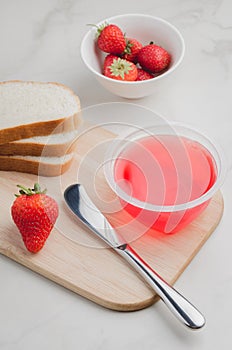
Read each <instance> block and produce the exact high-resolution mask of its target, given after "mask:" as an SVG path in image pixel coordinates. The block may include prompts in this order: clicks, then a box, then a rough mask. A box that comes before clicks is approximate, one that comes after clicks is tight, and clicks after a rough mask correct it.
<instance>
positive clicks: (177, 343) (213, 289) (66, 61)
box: [0, 0, 232, 350]
mask: <svg viewBox="0 0 232 350" xmlns="http://www.w3.org/2000/svg"><path fill="white" fill-rule="evenodd" d="M129 12H134V13H136V12H138V13H139V12H140V13H147V14H152V15H156V16H160V17H163V18H164V19H167V20H169V21H170V22H172V23H173V24H174V25H176V26H177V27H178V28H179V30H180V31H181V32H182V34H183V36H184V39H185V42H186V55H185V59H184V63H183V65H182V67H181V68H180V70H179V74H178V78H177V79H175V83H174V84H173V86H171V87H170V89H168V90H167V91H162V92H161V93H160V94H159V95H158V96H154V95H153V96H150V97H147V98H144V99H142V100H138V101H133V102H134V103H137V104H140V105H142V106H146V107H149V108H151V109H153V110H155V111H157V112H159V113H161V114H162V115H163V116H164V117H166V118H168V119H170V120H180V121H184V122H186V123H191V124H193V125H195V126H196V127H198V128H200V129H201V130H202V131H205V132H207V134H208V135H209V136H213V137H215V138H216V139H217V140H218V142H219V143H221V145H222V147H223V148H224V150H225V153H226V155H227V158H228V164H229V171H228V175H227V179H226V181H225V183H224V185H223V187H222V193H223V196H224V200H225V211H224V216H223V219H222V221H221V223H220V225H219V227H218V228H217V229H216V231H215V232H214V234H213V235H212V236H211V237H210V239H209V240H208V241H207V243H206V244H205V245H204V246H203V248H202V249H201V250H200V252H199V253H198V254H197V256H196V257H195V258H194V260H193V261H192V262H191V264H190V265H189V266H188V268H187V269H186V270H185V272H184V273H183V274H182V276H181V277H180V278H179V280H178V281H177V282H176V284H175V286H176V287H177V288H178V289H179V290H180V291H182V292H183V294H184V295H186V296H187V297H188V298H189V299H190V300H191V301H193V302H194V303H195V304H196V305H197V306H198V307H199V308H200V309H201V310H202V312H203V313H204V314H205V316H206V318H207V324H206V327H205V328H204V329H202V330H201V331H197V332H191V331H189V330H187V329H185V328H184V327H183V326H181V325H180V324H179V323H177V322H176V320H175V319H174V318H173V317H172V316H171V315H170V314H169V312H167V311H166V309H165V306H164V305H163V304H162V303H161V302H158V303H156V304H155V305H153V306H152V307H149V308H147V309H144V310H141V311H138V312H132V313H120V312H114V311H111V310H107V309H104V308H102V307H100V306H97V305H96V304H94V303H92V302H89V301H87V300H85V299H84V298H82V297H79V296H78V295H76V294H74V293H72V292H69V291H68V290H66V289H64V288H62V287H60V286H58V285H56V284H55V283H52V282H50V281H48V280H47V279H45V278H43V277H41V276H39V275H37V274H35V273H33V272H31V271H30V270H28V269H26V268H24V267H22V266H20V265H18V264H16V263H14V262H13V261H11V260H9V259H7V258H5V257H3V256H0V276H1V286H0V297H1V298H0V349H1V350H29V349H30V350H31V349H34V350H37V349H56V350H61V349H66V350H67V349H81V350H87V349H88V350H92V349H94V350H97V349H103V350H105V349H107V350H108V349H111V350H114V349H134V350H137V349H141V348H142V349H143V350H150V349H162V350H165V349H170V348H171V349H172V350H177V349H178V350H182V349H184V350H185V349H189V350H190V349H193V350H195V349H198V350H211V349H212V348H213V349H218V348H220V349H229V348H231V346H232V335H231V312H232V301H231V295H232V258H231V247H232V234H231V225H230V215H231V212H232V200H231V198H232V186H231V164H232V137H231V133H232V119H231V118H232V117H231V110H232V99H231V91H232V64H231V63H232V20H231V18H232V3H231V1H230V0H224V1H222V0H205V1H200V0H187V1H185V0H179V1H178V0H176V1H171V0H165V1H163V0H143V1H141V2H134V1H133V2H130V1H127V2H126V1H123V0H117V1H114V2H109V1H106V0H98V1H95V2H94V1H92V2H91V3H90V2H87V1H83V0H76V1H75V0H66V1H65V0H63V1H62V0H60V1H58V0H50V1H46V0H40V1H33V0H32V1H31V0H18V1H16V0H0V43H1V56H0V80H10V79H23V80H40V81H58V82H61V83H64V84H67V85H68V86H70V87H71V88H72V89H74V91H75V92H76V93H77V94H78V95H79V96H80V99H81V103H82V106H83V107H86V106H91V105H93V104H98V103H102V102H113V101H124V100H123V99H121V98H118V97H115V96H113V95H111V94H110V93H108V92H106V91H105V90H103V88H100V86H99V85H98V83H97V82H96V81H95V80H94V78H93V77H92V76H91V75H90V74H89V72H88V71H87V69H86V68H85V67H84V65H83V63H82V61H81V58H80V51H79V50H80V42H81V39H82V37H83V35H84V33H85V32H86V30H87V29H88V28H87V27H86V23H96V22H98V21H100V20H101V19H103V18H106V17H110V16H113V15H115V14H122V13H129ZM141 123H142V121H141Z"/></svg>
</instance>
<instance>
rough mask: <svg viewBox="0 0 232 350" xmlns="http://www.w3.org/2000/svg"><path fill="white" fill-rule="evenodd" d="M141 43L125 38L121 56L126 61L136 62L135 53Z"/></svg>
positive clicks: (140, 46) (139, 48)
mask: <svg viewBox="0 0 232 350" xmlns="http://www.w3.org/2000/svg"><path fill="white" fill-rule="evenodd" d="M142 47H143V45H142V44H141V43H140V42H139V41H138V40H136V39H132V38H126V48H125V50H124V55H123V58H125V59H126V60H128V61H131V62H134V63H137V54H138V52H139V51H140V50H141V48H142Z"/></svg>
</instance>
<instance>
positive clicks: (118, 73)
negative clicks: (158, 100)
mask: <svg viewBox="0 0 232 350" xmlns="http://www.w3.org/2000/svg"><path fill="white" fill-rule="evenodd" d="M103 74H104V75H105V76H106V77H108V78H112V79H116V80H124V81H135V80H136V79H137V75H138V70H137V67H136V65H135V64H134V63H132V62H130V61H127V60H125V59H123V58H120V57H117V56H115V55H111V54H110V55H107V56H106V58H105V60H104V67H103Z"/></svg>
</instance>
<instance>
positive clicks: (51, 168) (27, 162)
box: [0, 153, 74, 176]
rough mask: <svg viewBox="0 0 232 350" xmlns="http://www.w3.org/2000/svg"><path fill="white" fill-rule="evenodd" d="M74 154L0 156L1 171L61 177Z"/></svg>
mask: <svg viewBox="0 0 232 350" xmlns="http://www.w3.org/2000/svg"><path fill="white" fill-rule="evenodd" d="M73 155H74V154H73V153H69V154H66V155H65V156H62V157H34V156H25V157H23V156H0V170H3V171H18V172H22V173H30V174H35V175H40V176H59V175H61V174H63V173H64V172H65V171H67V170H68V168H69V167H70V165H71V163H72V160H73Z"/></svg>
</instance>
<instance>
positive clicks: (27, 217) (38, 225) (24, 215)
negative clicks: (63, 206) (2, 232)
mask: <svg viewBox="0 0 232 350" xmlns="http://www.w3.org/2000/svg"><path fill="white" fill-rule="evenodd" d="M17 187H19V194H17V195H15V196H16V199H15V200H14V203H13V204H12V207H11V215H12V218H13V221H14V222H15V224H16V226H17V227H18V229H19V231H20V233H21V235H22V239H23V242H24V244H25V246H26V248H27V250H29V251H30V252H31V253H37V252H38V251H39V250H40V249H42V248H43V246H44V244H45V242H46V240H47V238H48V236H49V234H50V232H51V230H52V228H53V226H54V224H55V222H56V219H57V217H58V214H59V209H58V204H57V203H56V201H55V200H54V199H53V198H51V197H49V196H48V195H46V190H44V191H41V188H40V186H39V184H35V185H34V188H33V189H30V188H26V187H24V186H21V185H17Z"/></svg>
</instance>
